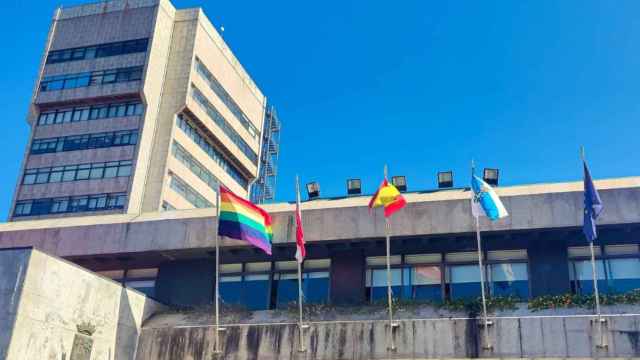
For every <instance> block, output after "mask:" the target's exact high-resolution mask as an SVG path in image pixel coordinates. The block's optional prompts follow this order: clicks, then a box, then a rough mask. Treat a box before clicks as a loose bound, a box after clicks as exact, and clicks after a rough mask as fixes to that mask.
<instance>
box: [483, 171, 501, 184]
mask: <svg viewBox="0 0 640 360" xmlns="http://www.w3.org/2000/svg"><path fill="white" fill-rule="evenodd" d="M498 175H499V170H498V169H491V168H484V173H483V174H482V179H483V180H484V182H486V183H487V184H489V185H492V186H498Z"/></svg>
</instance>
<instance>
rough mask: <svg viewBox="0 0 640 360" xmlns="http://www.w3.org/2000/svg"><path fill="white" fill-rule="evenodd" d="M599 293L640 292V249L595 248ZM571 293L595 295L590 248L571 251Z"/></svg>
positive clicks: (628, 247) (576, 248)
mask: <svg viewBox="0 0 640 360" xmlns="http://www.w3.org/2000/svg"><path fill="white" fill-rule="evenodd" d="M594 250H595V251H594V252H595V255H596V275H597V279H598V290H599V291H600V292H602V293H609V294H614V293H624V292H628V291H631V290H634V289H638V288H640V251H639V249H638V245H607V246H604V247H602V246H595V248H594ZM568 253H569V276H570V279H571V289H572V291H573V292H574V293H578V294H593V292H594V289H593V270H592V266H591V251H590V250H589V247H587V246H580V247H570V248H569V251H568Z"/></svg>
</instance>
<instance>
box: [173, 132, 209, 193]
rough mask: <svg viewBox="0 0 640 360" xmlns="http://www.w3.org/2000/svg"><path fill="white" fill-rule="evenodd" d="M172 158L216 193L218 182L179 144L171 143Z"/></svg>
mask: <svg viewBox="0 0 640 360" xmlns="http://www.w3.org/2000/svg"><path fill="white" fill-rule="evenodd" d="M171 152H172V154H173V157H175V158H176V159H178V161H180V162H181V163H182V164H183V165H184V166H186V167H187V168H188V169H189V170H191V172H192V173H193V174H194V175H196V176H197V177H198V178H199V179H200V180H202V181H204V182H205V183H206V184H207V185H208V186H209V187H210V188H211V189H212V190H213V191H218V184H220V180H218V179H217V178H216V177H215V176H213V174H212V173H211V172H209V170H207V169H206V168H205V167H204V165H202V164H200V162H199V161H198V160H196V159H195V158H194V157H193V156H191V154H189V153H188V152H187V150H185V149H184V148H183V147H182V146H181V145H180V144H178V143H177V142H175V141H174V142H173V146H172V148H171Z"/></svg>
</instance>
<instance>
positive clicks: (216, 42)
mask: <svg viewBox="0 0 640 360" xmlns="http://www.w3.org/2000/svg"><path fill="white" fill-rule="evenodd" d="M266 109H267V100H266V97H265V96H264V95H263V94H262V92H261V91H260V89H259V88H258V87H257V86H256V84H255V83H254V82H253V80H252V79H251V77H250V76H249V75H248V74H247V72H246V71H245V70H244V68H243V67H242V65H241V64H240V62H239V61H238V59H237V58H236V57H235V56H234V55H233V53H232V52H231V50H230V49H229V47H228V46H227V45H226V43H225V42H224V40H223V39H222V37H221V36H220V34H219V33H218V32H217V31H216V29H215V28H214V26H213V25H212V24H211V22H210V21H209V19H208V18H207V17H206V16H205V15H204V13H203V12H202V10H201V9H200V8H193V9H185V10H177V9H176V8H174V6H173V5H172V4H171V3H170V2H169V1H168V0H114V1H107V2H100V3H94V4H89V5H82V6H77V7H71V8H64V9H62V8H61V9H58V10H57V11H56V12H55V14H54V18H53V20H52V24H51V27H50V32H49V36H48V40H47V44H46V47H45V51H44V55H43V58H42V64H41V68H40V74H39V77H38V80H37V83H36V86H35V89H34V93H33V98H32V101H31V105H30V111H29V116H28V123H29V125H30V126H31V135H30V140H29V145H28V147H27V151H26V152H25V156H24V160H23V166H22V170H21V174H20V178H19V180H18V184H17V186H16V190H15V195H14V200H13V206H12V211H11V215H10V220H22V219H26V218H29V219H33V218H42V217H68V216H77V215H87V214H92V213H96V212H99V213H100V214H111V213H129V214H139V213H142V212H147V211H151V212H153V211H159V210H162V209H191V208H205V207H211V206H213V204H214V203H215V199H216V195H215V189H216V186H217V184H218V183H220V184H223V185H225V186H226V187H228V188H229V189H231V190H232V191H234V192H235V193H237V194H239V195H241V196H244V197H247V198H248V197H249V193H250V187H251V184H252V183H253V182H254V181H256V179H258V178H259V177H260V176H261V171H260V170H261V168H264V170H263V172H262V174H263V175H262V178H264V177H265V176H268V175H271V176H273V175H274V171H269V170H273V169H274V168H275V164H274V163H273V157H272V156H262V155H263V153H264V151H267V154H270V152H269V149H272V150H274V151H276V149H277V144H275V145H274V144H272V143H271V142H272V141H273V139H274V138H275V140H276V141H277V137H274V136H272V133H273V132H274V131H275V132H277V131H278V130H279V122H278V124H277V126H271V123H269V125H270V126H268V127H266V128H265V114H266V113H267V110H266ZM274 129H275V130H274ZM265 131H267V132H266V133H265ZM265 139H266V140H267V142H266V143H265ZM263 148H264V149H263ZM263 150H264V151H263ZM276 159H277V157H276ZM265 171H267V172H265ZM268 199H269V198H267V200H268Z"/></svg>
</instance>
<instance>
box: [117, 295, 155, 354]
mask: <svg viewBox="0 0 640 360" xmlns="http://www.w3.org/2000/svg"><path fill="white" fill-rule="evenodd" d="M156 310H157V304H155V303H154V302H153V301H150V300H149V299H147V297H146V296H144V295H142V294H140V293H138V292H137V291H135V290H131V289H127V288H124V287H123V288H122V289H121V290H120V306H119V309H118V325H117V328H116V342H115V354H114V357H113V358H114V359H133V358H134V357H135V354H136V349H137V347H138V336H139V335H140V331H139V329H140V327H141V325H142V322H144V321H145V320H146V319H147V318H148V317H149V316H151V315H152V314H153V313H154V312H155V311H156ZM135 314H137V316H136V315H135Z"/></svg>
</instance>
